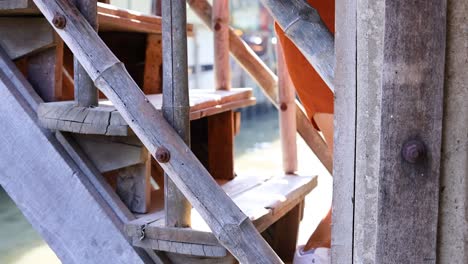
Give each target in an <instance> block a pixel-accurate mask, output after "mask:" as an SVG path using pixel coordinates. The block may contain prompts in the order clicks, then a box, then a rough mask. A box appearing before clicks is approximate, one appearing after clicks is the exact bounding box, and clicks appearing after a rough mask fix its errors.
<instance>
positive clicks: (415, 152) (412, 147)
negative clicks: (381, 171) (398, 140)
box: [401, 140, 426, 163]
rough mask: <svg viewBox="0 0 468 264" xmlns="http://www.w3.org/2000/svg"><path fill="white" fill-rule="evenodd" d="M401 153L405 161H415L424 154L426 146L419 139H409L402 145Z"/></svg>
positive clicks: (422, 157)
mask: <svg viewBox="0 0 468 264" xmlns="http://www.w3.org/2000/svg"><path fill="white" fill-rule="evenodd" d="M401 155H402V156H403V159H404V160H406V161H407V162H409V163H417V162H418V161H421V160H422V159H424V157H425V156H426V147H425V146H424V143H423V142H421V141H420V140H409V141H407V142H406V143H405V144H404V145H403V149H402V150H401Z"/></svg>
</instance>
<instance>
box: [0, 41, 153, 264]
mask: <svg viewBox="0 0 468 264" xmlns="http://www.w3.org/2000/svg"><path fill="white" fill-rule="evenodd" d="M0 65H1V67H0V94H1V96H2V98H3V99H4V100H3V104H1V105H0V108H1V111H0V123H1V126H2V128H3V130H2V135H1V136H0V141H2V148H1V149H0V150H1V152H2V159H1V160H0V167H1V168H2V169H1V171H2V174H1V175H0V183H1V184H2V187H3V188H4V189H5V190H6V191H7V192H8V193H9V195H10V197H11V198H12V199H13V200H14V201H15V203H16V204H17V205H18V206H19V208H20V209H21V210H22V212H23V214H24V215H25V216H26V217H27V219H28V220H29V222H30V223H31V224H32V225H33V226H34V227H35V228H36V230H37V231H38V232H39V233H40V234H41V235H42V236H43V238H44V239H45V240H46V241H47V243H48V244H49V246H51V248H52V249H53V250H54V251H55V253H56V254H57V255H58V257H59V258H60V259H61V261H62V262H64V263H86V262H87V263H105V262H107V261H111V262H112V263H129V262H131V263H145V261H149V259H146V260H144V259H142V258H141V256H140V255H139V254H138V253H137V251H136V250H134V249H133V248H132V247H131V245H130V244H129V242H128V241H127V240H126V238H125V236H124V234H123V233H122V232H121V229H120V227H121V226H119V224H118V220H117V219H118V218H117V217H116V215H115V214H114V213H113V212H112V209H111V208H110V207H109V205H107V204H106V202H105V201H104V200H103V198H102V197H101V196H100V194H99V192H98V191H97V190H96V189H95V188H94V186H93V185H92V184H91V183H90V182H89V179H88V177H87V176H86V175H85V174H84V173H83V172H82V171H81V170H80V168H78V167H77V165H76V164H75V163H74V162H73V160H72V159H71V158H70V156H68V155H67V154H66V152H65V150H64V149H63V147H62V146H61V144H60V143H59V142H58V141H57V140H56V139H55V137H54V135H53V134H52V133H51V132H50V131H47V130H43V129H41V128H40V126H39V125H38V123H37V120H36V113H35V109H37V105H38V103H40V102H41V99H40V97H39V96H38V95H37V94H35V93H34V90H33V89H32V87H31V86H30V85H29V84H28V83H27V81H26V80H25V79H24V77H23V76H22V75H21V73H19V72H18V71H17V70H16V69H15V68H14V64H13V63H11V61H9V58H8V56H7V55H6V54H5V53H4V52H3V51H2V50H0ZM11 118H13V119H11ZM25 127H26V128H27V129H25ZM24 144H26V145H28V146H31V147H24ZM51 161H52V162H51ZM44 164H47V166H44ZM26 183H27V184H30V185H31V186H34V188H27V187H28V186H29V185H25V184H26ZM54 186H55V187H54ZM25 188H27V191H26V189H25ZM64 214H65V215H67V216H68V218H67V221H63V215H64ZM83 215H87V216H93V217H83ZM77 226H80V227H81V228H82V229H81V228H80V230H79V231H78V232H77V229H76V227H77ZM83 230H86V231H85V232H83ZM102 230H106V232H102ZM63 241H74V242H73V243H63ZM93 244H95V245H99V246H93ZM77 245H79V246H77ZM146 263H148V262H146ZM159 263H161V262H159Z"/></svg>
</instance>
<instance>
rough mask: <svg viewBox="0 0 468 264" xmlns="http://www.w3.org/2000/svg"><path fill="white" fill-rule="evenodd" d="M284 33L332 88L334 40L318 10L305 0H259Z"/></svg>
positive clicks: (332, 88)
mask: <svg viewBox="0 0 468 264" xmlns="http://www.w3.org/2000/svg"><path fill="white" fill-rule="evenodd" d="M261 2H262V4H263V5H264V6H265V7H266V8H267V9H268V11H270V14H271V15H272V16H273V18H274V19H275V21H276V22H277V23H278V25H279V26H280V27H281V28H282V29H283V31H284V33H285V35H286V36H287V37H288V38H289V39H291V40H292V41H293V42H294V44H296V46H297V47H298V48H299V49H300V50H301V52H302V54H304V56H305V57H306V59H307V60H308V61H309V63H310V64H311V65H312V66H313V67H314V69H315V70H316V71H317V73H318V74H319V75H320V76H321V77H322V79H323V80H324V81H325V83H326V84H327V85H328V87H329V88H330V90H332V91H334V90H335V88H334V83H333V79H334V76H335V73H334V71H335V40H334V37H333V34H332V33H331V32H330V31H329V30H328V28H327V27H326V26H325V24H324V23H323V21H322V19H321V18H320V15H319V13H318V12H317V10H315V9H314V8H313V7H312V6H310V5H309V3H308V2H307V1H305V0H291V1H283V0H261Z"/></svg>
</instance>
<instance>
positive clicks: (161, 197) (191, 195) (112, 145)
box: [0, 0, 317, 263]
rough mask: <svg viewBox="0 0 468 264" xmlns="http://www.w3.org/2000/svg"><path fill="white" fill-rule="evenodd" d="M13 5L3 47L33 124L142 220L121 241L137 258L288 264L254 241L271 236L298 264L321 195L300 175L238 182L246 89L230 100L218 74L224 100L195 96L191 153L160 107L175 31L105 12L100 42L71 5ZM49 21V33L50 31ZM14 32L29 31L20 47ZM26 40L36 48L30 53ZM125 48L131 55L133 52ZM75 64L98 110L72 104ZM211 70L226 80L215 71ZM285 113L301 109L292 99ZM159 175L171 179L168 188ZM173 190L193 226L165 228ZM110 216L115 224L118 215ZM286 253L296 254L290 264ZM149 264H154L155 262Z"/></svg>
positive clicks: (2, 10) (128, 14)
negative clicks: (167, 43) (314, 197)
mask: <svg viewBox="0 0 468 264" xmlns="http://www.w3.org/2000/svg"><path fill="white" fill-rule="evenodd" d="M10 2H11V3H13V2H15V1H6V4H4V3H0V16H7V17H2V18H0V30H1V31H2V34H3V32H5V34H4V35H3V36H6V37H5V38H2V40H0V45H1V46H2V48H3V49H5V50H6V55H8V56H9V57H10V59H13V60H15V63H16V66H17V67H18V68H19V69H20V70H21V72H22V73H23V74H24V75H25V76H26V77H27V78H28V81H29V82H31V84H32V85H33V87H34V89H35V90H36V92H37V93H38V94H39V95H40V96H41V97H42V98H43V99H44V101H45V102H41V103H38V104H37V107H36V108H35V109H34V111H36V112H37V118H38V120H37V121H38V123H39V124H40V125H41V126H42V127H43V128H46V129H50V130H53V131H56V133H57V137H58V138H61V139H62V140H61V141H62V144H65V143H63V142H68V140H71V141H74V142H75V143H73V144H69V143H66V147H65V148H67V149H68V150H69V151H68V155H72V156H74V155H75V154H73V153H75V151H78V152H80V153H82V154H83V155H84V156H85V157H86V159H88V160H89V161H91V163H92V164H88V165H86V162H85V165H83V166H84V167H83V168H82V169H83V170H88V168H87V166H91V168H92V169H90V170H89V171H92V173H96V174H102V175H103V176H104V177H105V179H107V182H103V181H101V182H94V183H93V185H98V187H97V188H104V187H102V186H101V185H105V186H107V187H105V190H107V192H114V194H117V195H118V196H119V198H120V200H121V201H123V203H124V204H125V206H126V207H127V208H128V209H130V210H131V211H132V213H133V214H134V216H135V217H136V218H135V219H132V218H133V216H132V217H129V218H127V220H126V221H125V222H126V223H125V225H124V231H125V233H126V235H127V236H128V237H129V238H130V240H131V244H132V245H133V246H135V247H140V248H144V249H145V251H146V252H147V253H148V252H149V253H148V254H151V250H157V251H160V252H161V251H162V252H167V254H166V256H167V258H168V259H166V260H165V261H168V260H170V261H171V262H175V263H187V261H190V262H191V263H197V261H202V260H203V259H204V258H206V257H208V258H211V259H209V261H211V262H210V263H234V262H236V259H235V258H237V260H238V261H241V262H242V263H281V260H280V259H279V257H278V256H277V255H276V254H275V253H274V252H273V251H272V250H271V248H270V246H269V245H268V244H267V243H266V242H265V241H264V240H263V239H262V237H261V236H260V235H258V234H259V233H262V232H265V231H267V232H268V233H269V234H273V235H272V236H268V238H269V239H268V240H269V241H268V242H270V244H271V245H273V247H274V248H273V249H274V250H277V252H281V254H280V257H281V258H283V261H291V260H292V259H291V257H292V254H293V251H291V250H292V249H294V247H295V241H296V239H297V231H298V225H299V222H300V219H301V215H302V209H303V201H304V197H305V195H306V194H308V193H309V192H310V191H312V190H313V189H314V188H315V187H316V185H317V179H316V177H307V176H298V175H293V174H291V173H290V172H293V171H294V170H293V171H288V170H289V169H287V171H286V172H287V173H279V175H277V176H274V177H273V176H271V177H258V176H253V177H246V176H238V177H235V173H234V157H233V149H232V147H233V140H234V135H235V134H236V132H237V130H238V129H236V127H239V122H240V117H239V116H238V114H236V113H234V110H235V109H237V108H241V107H246V106H250V105H253V104H255V98H253V97H252V90H251V89H250V88H232V89H231V88H230V87H229V85H226V80H229V68H228V67H227V68H226V66H224V67H222V70H218V71H217V73H216V78H217V82H216V83H215V87H216V88H217V89H201V90H190V91H189V95H188V101H187V105H186V106H184V107H186V108H187V114H186V115H185V116H183V115H180V116H178V118H186V119H187V121H188V122H190V126H191V130H189V131H187V133H186V134H185V135H190V134H191V137H189V138H190V140H189V142H191V148H190V147H189V145H187V144H186V143H184V142H183V141H182V140H181V139H180V137H179V136H178V135H177V134H176V132H175V130H173V129H172V127H171V126H170V124H168V123H167V122H166V120H165V119H164V118H163V116H162V114H161V111H162V112H164V111H165V107H166V108H167V107H169V108H172V109H176V108H177V107H179V105H177V104H178V103H183V102H179V101H177V100H178V99H177V98H175V101H173V102H171V103H168V102H167V101H166V102H164V100H163V99H164V98H167V97H166V96H167V94H166V93H170V92H174V91H169V90H170V87H171V86H164V85H163V81H162V79H163V78H162V75H163V74H165V73H166V72H165V71H166V69H164V71H163V70H162V65H163V61H164V58H163V57H164V56H163V53H162V52H163V50H162V45H161V41H163V36H162V34H171V31H169V32H166V31H164V33H163V30H164V29H163V28H162V22H161V17H157V16H148V15H142V14H139V13H136V12H133V11H129V10H124V9H118V8H115V7H113V6H111V5H107V4H101V3H99V4H98V9H97V15H96V19H97V21H98V22H99V32H98V34H99V36H100V38H99V37H98V35H97V34H96V33H95V32H94V31H92V30H91V29H92V28H91V27H89V25H88V24H87V23H86V21H85V18H84V17H82V16H81V15H80V14H78V13H73V12H75V11H73V7H72V6H71V5H70V3H69V2H68V1H65V0H54V1H50V2H49V1H41V0H37V1H36V0H35V1H34V3H35V4H37V6H38V7H39V8H37V7H36V6H35V5H34V4H33V3H32V2H31V1H23V5H21V4H18V3H15V4H10V5H9V4H8V3H10ZM182 2H183V1H182ZM190 2H191V4H193V2H194V1H190ZM201 2H203V1H201ZM223 4H226V1H215V10H217V11H215V13H214V17H217V18H218V19H219V20H215V21H224V22H223V23H225V24H222V28H225V29H226V30H224V31H223V30H218V31H219V32H218V33H216V34H215V36H216V41H217V46H216V47H217V50H216V52H215V54H217V55H216V61H217V62H219V63H221V64H222V63H226V60H227V59H228V58H229V55H228V54H227V52H228V51H229V45H228V41H229V37H227V34H229V31H228V30H227V29H228V25H227V22H226V20H223V15H224V16H225V15H226V14H223V12H222V11H223V9H220V8H216V7H217V6H218V5H220V6H222V5H223ZM184 5H185V3H184ZM218 7H219V6H218ZM39 10H40V11H39ZM42 14H43V15H44V16H45V19H47V20H48V21H49V22H50V23H52V24H53V25H54V28H52V27H49V26H47V24H46V23H44V22H45V19H44V18H42ZM58 15H59V16H61V17H62V18H63V19H65V20H66V26H63V27H62V26H58V25H57V24H56V23H54V21H53V20H54V18H56V17H57V16H58ZM169 18H171V19H173V22H171V23H175V24H176V23H180V21H179V20H178V18H176V17H172V16H169ZM224 19H225V17H224ZM38 21H39V22H40V23H36V22H38ZM220 23H221V22H220ZM12 25H18V27H21V28H24V29H25V30H24V31H22V32H23V33H22V34H19V35H18V36H15V37H13V35H14V33H15V31H13V30H11V26H12ZM36 28H41V30H42V31H41V32H43V34H41V37H40V38H41V42H39V43H37V42H36V41H35V40H36V38H32V36H31V34H32V33H31V32H33V31H34V29H36ZM54 30H55V31H56V33H54ZM57 33H58V35H57ZM191 34H192V27H191V26H190V25H188V26H187V35H188V36H190V35H191ZM166 36H167V35H166ZM28 38H32V39H33V40H34V41H29V43H30V44H25V43H24V41H25V40H27V39H28ZM83 38H86V39H87V40H86V41H83V40H82V39H83ZM101 39H102V40H101ZM176 41H184V39H177V40H176ZM15 43H18V45H17V44H15ZM118 43H131V44H129V45H132V47H135V48H134V49H133V48H132V49H129V48H125V47H126V46H125V45H124V46H122V45H119V44H118ZM65 44H66V45H65ZM108 47H109V48H110V50H109V49H108ZM111 51H112V52H114V54H115V56H114V55H113V54H112V52H111ZM177 52H178V51H176V50H172V52H170V54H171V56H172V57H170V58H171V59H172V61H173V62H174V61H177V60H178V59H180V56H178V55H177V54H176V53H177ZM73 54H75V56H73ZM252 54H253V53H252ZM252 54H251V55H250V56H252ZM6 55H5V56H6ZM74 60H77V61H79V62H80V63H81V65H83V66H82V67H83V68H84V69H85V70H86V72H87V74H89V76H90V78H91V79H92V81H93V82H94V84H95V85H96V86H97V87H98V88H99V89H100V91H101V92H102V93H101V94H100V96H99V97H100V100H99V102H98V105H97V106H93V107H88V106H78V105H77V103H76V101H73V94H74V93H75V92H74V89H77V87H76V86H77V85H79V84H77V83H76V82H75V81H74V78H73V76H74V75H75V76H76V73H75V71H76V65H77V64H76V63H74V62H73V61H74ZM120 61H122V62H124V63H125V66H126V68H127V69H128V72H127V71H126V70H125V68H124V67H123V66H122V64H121V63H120ZM181 62H183V60H182V61H181ZM224 65H226V64H224ZM215 68H216V69H220V67H219V66H216V65H215ZM185 69H186V64H185ZM185 72H187V71H185ZM178 74H179V73H178ZM180 75H182V72H180ZM164 76H170V75H164ZM75 78H76V77H75ZM170 78H172V79H171V81H172V87H175V86H177V85H178V81H179V80H178V77H176V76H172V77H170ZM281 78H283V77H282V76H280V79H281ZM163 86H164V87H165V89H162V87H163ZM139 87H141V89H140V88H139ZM166 87H167V89H166ZM280 88H281V89H287V88H284V87H283V86H281V87H280ZM80 89H81V88H80ZM89 89H91V91H92V89H96V88H93V87H91V88H89ZM184 89H188V87H185V88H184ZM143 93H145V94H146V96H145V95H143ZM280 99H281V98H280ZM288 103H292V104H293V105H294V99H293V97H292V99H291V97H290V98H289V102H288ZM168 104H169V105H168ZM291 109H294V107H291ZM288 113H289V120H290V121H289V122H291V118H290V117H291V113H292V116H293V117H292V118H293V122H294V123H295V120H294V117H295V114H294V112H288ZM283 129H285V130H286V129H287V128H286V126H284V128H283ZM301 129H303V128H301ZM293 131H295V126H294V127H293ZM178 132H179V131H178ZM62 133H64V134H63V135H65V136H63V135H62ZM311 133H315V132H311ZM289 134H290V135H291V134H294V136H295V133H289ZM179 135H180V134H179ZM182 138H183V137H182ZM158 151H165V153H164V154H165V156H164V155H163V156H162V157H161V156H159V155H158ZM192 152H193V153H194V154H192ZM156 160H157V161H158V162H156ZM52 162H53V161H52ZM75 162H77V161H76V159H75ZM80 163H82V162H80ZM293 167H294V166H293ZM93 169H94V170H93ZM164 173H167V175H168V176H169V177H166V178H165V179H164ZM99 177H100V175H99ZM169 180H170V182H169ZM170 184H175V187H177V188H176V189H178V190H179V191H180V192H181V193H182V194H183V195H184V196H185V197H186V198H187V199H188V201H189V202H190V203H191V204H192V205H193V208H191V207H190V208H188V210H189V211H188V212H185V214H188V215H191V219H189V222H191V225H190V226H182V227H178V226H170V225H168V221H167V218H166V215H167V213H168V212H167V210H168V208H171V207H177V206H179V205H178V204H177V203H176V202H174V200H172V201H171V200H168V195H169V196H170V195H171V193H168V192H164V189H165V187H164V186H166V188H167V186H168V185H170ZM99 186H101V187H99ZM108 186H110V188H109V187H108ZM102 195H103V194H102ZM107 195H108V194H105V195H104V196H106V197H107ZM111 196H112V195H111ZM109 199H110V200H112V199H111V198H109ZM182 199H185V198H183V197H182ZM181 201H182V202H183V200H181ZM107 202H109V203H113V202H112V201H107ZM164 203H165V206H164ZM112 210H114V211H116V213H118V212H117V211H118V210H121V209H118V208H117V207H112ZM185 210H187V209H185ZM190 220H191V221H190ZM278 222H280V223H289V224H290V225H291V227H289V228H291V230H292V231H291V233H290V234H289V237H290V238H288V239H286V240H287V241H290V242H289V244H287V245H281V243H278V241H280V240H281V239H282V237H281V235H283V234H284V232H282V229H284V227H283V226H281V225H280V224H275V223H278ZM103 232H105V230H103ZM264 234H265V233H264ZM291 237H292V238H291ZM286 240H285V241H286ZM48 242H49V243H55V241H48ZM281 247H283V248H284V247H286V248H288V250H289V251H290V252H289V253H286V254H285V253H283V252H285V250H282V249H281ZM68 250H70V249H68ZM59 255H60V254H59ZM187 258H188V259H187ZM152 261H155V262H158V261H157V260H155V258H153V260H152ZM92 262H93V260H90V262H88V263H92ZM163 262H164V261H163Z"/></svg>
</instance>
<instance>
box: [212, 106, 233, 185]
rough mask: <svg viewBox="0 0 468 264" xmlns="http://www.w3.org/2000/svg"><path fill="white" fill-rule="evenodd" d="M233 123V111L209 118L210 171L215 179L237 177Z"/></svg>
mask: <svg viewBox="0 0 468 264" xmlns="http://www.w3.org/2000/svg"><path fill="white" fill-rule="evenodd" d="M233 122H234V120H233V112H232V111H227V112H223V113H220V114H217V115H212V116H209V117H208V124H207V125H208V128H207V129H208V171H209V172H210V174H211V175H212V176H213V177H214V178H215V179H224V180H232V179H233V178H234V177H235V175H234V174H235V173H234V123H233Z"/></svg>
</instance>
